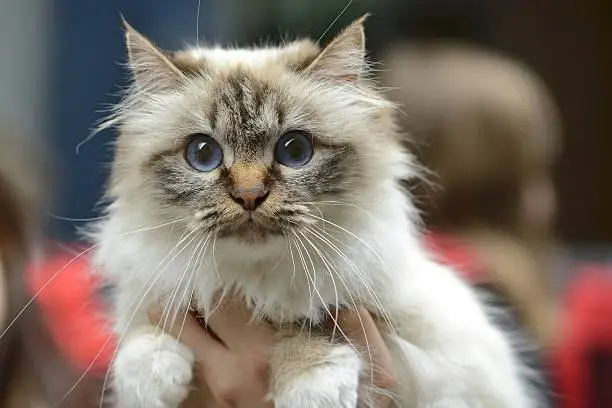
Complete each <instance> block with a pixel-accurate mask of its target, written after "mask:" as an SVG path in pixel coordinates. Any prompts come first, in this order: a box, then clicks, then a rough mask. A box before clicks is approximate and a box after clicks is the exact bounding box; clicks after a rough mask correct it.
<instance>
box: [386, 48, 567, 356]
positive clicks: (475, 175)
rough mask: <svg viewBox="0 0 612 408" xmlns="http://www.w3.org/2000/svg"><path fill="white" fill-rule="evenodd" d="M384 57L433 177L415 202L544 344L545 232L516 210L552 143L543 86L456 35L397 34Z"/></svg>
mask: <svg viewBox="0 0 612 408" xmlns="http://www.w3.org/2000/svg"><path fill="white" fill-rule="evenodd" d="M384 61H385V63H386V66H387V71H386V76H385V80H386V84H385V85H388V86H391V87H393V88H392V89H391V91H390V93H391V94H392V97H393V98H394V99H395V100H396V101H398V102H400V103H401V104H402V105H403V109H404V110H405V115H404V123H403V125H404V127H405V128H406V130H408V131H409V133H410V134H411V135H412V141H413V142H414V144H415V146H416V148H415V149H414V150H416V153H417V155H418V156H419V157H420V159H421V161H422V162H423V163H424V164H425V165H426V166H427V167H428V168H430V169H431V170H432V171H433V172H434V173H435V175H436V178H434V181H437V182H438V183H439V184H440V188H436V189H434V191H429V192H428V194H427V195H428V196H429V197H430V198H431V200H430V202H425V203H424V204H425V207H426V208H425V219H426V221H427V223H428V225H429V226H430V227H433V228H440V229H443V230H447V231H451V232H453V233H456V234H458V235H461V236H463V237H464V238H465V240H466V241H467V242H469V243H470V244H472V246H474V247H475V248H476V249H478V250H479V253H480V255H481V257H482V259H483V261H484V262H485V264H486V265H487V266H488V269H489V271H490V273H491V280H492V282H491V283H492V284H494V285H495V286H496V287H497V289H499V290H500V291H501V292H502V293H503V294H504V295H505V296H506V297H507V298H508V299H509V300H510V301H511V302H512V303H513V306H515V307H516V308H517V309H518V312H519V314H520V316H521V318H522V320H523V323H524V324H525V325H526V326H527V327H528V328H529V329H530V330H531V332H532V333H533V335H534V336H535V338H536V339H537V340H538V341H539V342H540V344H542V345H547V344H548V343H549V339H550V337H551V334H552V332H553V331H554V329H553V328H552V321H553V317H552V316H551V310H552V308H551V307H549V305H550V302H548V300H549V299H550V295H549V294H548V292H549V290H548V288H547V284H548V281H547V274H548V271H547V270H548V267H547V265H546V262H545V261H542V260H541V259H540V256H539V255H540V253H539V252H540V250H541V248H544V247H546V246H547V244H548V243H547V242H545V241H547V239H548V237H544V236H538V238H537V240H535V241H534V240H532V239H531V237H530V234H529V228H530V226H525V225H520V219H519V212H520V195H521V193H520V190H521V186H522V185H523V184H524V183H525V180H528V179H529V177H532V176H533V175H535V174H541V173H542V172H546V173H548V172H550V169H551V167H552V164H553V163H554V160H555V157H556V155H557V153H558V151H559V149H560V122H559V119H558V115H557V110H556V107H555V104H554V102H553V99H552V97H551V95H550V94H549V92H548V90H547V88H546V86H545V85H544V83H543V82H542V81H541V80H540V78H539V77H538V76H537V75H536V74H535V73H533V72H532V71H531V70H530V69H528V68H527V67H525V66H523V65H521V64H519V63H517V62H515V61H513V60H511V59H509V58H507V57H505V56H503V55H500V54H497V53H494V52H492V51H488V50H485V49H481V48H477V47H473V46H470V45H466V44H460V43H452V42H431V43H420V44H407V43H406V44H399V45H396V46H394V47H391V49H389V50H388V52H387V55H386V58H385V59H384ZM420 191H421V192H422V191H423V190H422V189H421V190H420ZM428 204H429V205H428ZM538 240H539V242H536V241H538Z"/></svg>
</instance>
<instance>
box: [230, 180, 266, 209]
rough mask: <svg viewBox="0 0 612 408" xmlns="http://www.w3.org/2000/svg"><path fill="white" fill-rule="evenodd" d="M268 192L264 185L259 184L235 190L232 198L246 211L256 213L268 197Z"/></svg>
mask: <svg viewBox="0 0 612 408" xmlns="http://www.w3.org/2000/svg"><path fill="white" fill-rule="evenodd" d="M268 194H269V192H268V190H267V189H266V188H265V187H264V185H263V184H257V185H255V186H253V187H249V188H243V187H239V188H235V189H234V191H233V192H232V198H233V199H234V201H235V202H237V203H238V204H240V205H241V206H242V208H244V209H245V211H254V210H255V209H256V208H257V207H259V206H260V205H261V203H263V202H264V201H265V200H266V198H267V197H268Z"/></svg>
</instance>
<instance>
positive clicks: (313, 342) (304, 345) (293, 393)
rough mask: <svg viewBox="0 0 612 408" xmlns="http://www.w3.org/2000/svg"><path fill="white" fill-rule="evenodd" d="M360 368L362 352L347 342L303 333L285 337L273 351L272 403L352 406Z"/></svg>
mask: <svg viewBox="0 0 612 408" xmlns="http://www.w3.org/2000/svg"><path fill="white" fill-rule="evenodd" d="M362 369H363V363H362V359H361V356H360V355H359V353H358V352H357V351H356V350H355V349H354V348H352V347H351V346H349V345H346V344H332V343H331V342H330V341H329V339H326V338H323V337H321V338H316V337H314V336H312V337H310V338H309V336H306V335H304V336H297V337H291V338H287V339H285V340H283V341H281V342H280V343H279V344H278V346H277V348H276V349H275V351H274V352H273V355H272V361H271V372H272V373H271V374H272V377H271V388H272V392H271V394H272V395H271V397H272V400H273V401H274V406H275V408H355V407H357V400H358V397H359V396H360V393H359V382H360V381H359V380H360V377H361V374H362Z"/></svg>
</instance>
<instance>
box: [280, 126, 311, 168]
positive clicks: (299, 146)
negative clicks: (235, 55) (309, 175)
mask: <svg viewBox="0 0 612 408" xmlns="http://www.w3.org/2000/svg"><path fill="white" fill-rule="evenodd" d="M313 153H314V148H313V146H312V138H311V137H310V135H309V134H308V133H306V132H302V131H298V130H294V131H291V132H287V133H285V134H284V135H282V136H281V137H280V139H278V142H276V147H275V148H274V156H275V159H276V161H277V162H279V163H280V164H282V165H283V166H287V167H292V168H298V167H302V166H304V165H305V164H306V163H308V162H309V161H310V159H311V158H312V154H313Z"/></svg>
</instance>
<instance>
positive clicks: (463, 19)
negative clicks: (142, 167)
mask: <svg viewBox="0 0 612 408" xmlns="http://www.w3.org/2000/svg"><path fill="white" fill-rule="evenodd" d="M365 12H371V13H372V14H373V15H372V17H371V18H370V19H369V20H368V21H367V33H366V34H367V39H368V40H367V42H368V49H369V52H370V55H371V58H372V60H373V61H382V62H381V63H380V64H376V65H374V67H375V68H376V69H377V71H378V73H379V74H380V76H381V78H382V82H383V85H384V86H387V87H389V88H391V89H390V95H393V97H395V98H396V100H397V102H398V103H400V105H401V106H403V107H402V110H403V111H404V116H403V118H404V119H402V125H404V126H405V128H406V130H407V131H408V132H409V133H410V134H411V136H412V139H413V143H411V144H410V146H411V147H412V148H414V149H415V151H419V152H420V150H419V148H423V150H424V151H425V150H426V151H425V152H424V153H423V154H422V159H423V160H424V161H425V164H426V165H427V166H429V167H431V168H432V169H434V171H436V172H438V173H439V174H440V180H439V181H440V184H441V185H442V188H443V189H444V188H445V187H446V191H448V192H449V193H448V194H447V196H443V195H440V194H439V193H435V192H432V191H422V192H419V194H421V195H419V196H418V197H417V198H418V199H420V200H421V201H423V202H425V203H428V202H430V201H434V203H433V205H431V206H430V209H429V210H428V211H426V214H427V215H426V219H427V222H428V226H430V227H431V228H432V229H434V230H439V231H443V232H445V233H450V234H449V235H453V236H454V237H458V238H459V239H460V240H461V241H463V242H466V243H468V244H469V246H471V247H473V248H476V249H477V250H478V251H480V254H479V255H481V256H482V257H483V259H484V260H485V263H487V257H489V258H495V261H494V262H493V261H492V262H490V264H488V265H487V268H488V269H490V270H491V271H493V270H497V269H499V271H495V272H491V273H492V276H494V277H493V278H492V281H494V282H495V281H496V280H497V281H499V282H497V283H498V284H499V285H498V286H500V288H501V290H502V291H506V292H507V293H504V294H505V295H506V296H507V297H509V298H510V300H511V302H514V303H515V304H516V305H517V307H518V308H519V309H520V308H521V307H523V308H524V309H525V310H527V312H525V313H524V315H525V316H523V322H524V323H525V325H526V326H528V327H529V328H530V329H533V330H532V332H533V333H534V336H535V337H536V338H537V340H538V341H540V342H541V343H542V344H544V345H545V344H547V340H546V338H547V333H546V331H547V330H546V329H544V328H543V327H544V326H546V324H545V323H543V322H545V321H546V322H548V321H553V320H556V319H554V318H552V317H543V315H545V314H546V313H547V312H546V311H545V309H546V306H542V305H541V304H537V305H536V303H538V302H537V300H538V299H543V298H546V297H548V292H549V289H551V288H554V290H553V291H554V292H556V293H557V294H559V293H561V292H563V293H568V292H567V291H566V289H567V282H569V281H570V280H571V279H570V278H572V277H574V275H576V273H577V271H583V270H584V268H582V267H581V265H586V264H590V263H597V264H606V263H607V264H610V263H612V159H611V158H610V155H611V154H612V3H610V2H606V1H601V0H580V1H578V0H496V1H489V0H354V1H347V0H321V1H318V0H317V1H314V0H309V1H306V0H292V1H287V0H257V1H254V0H202V1H200V2H199V1H197V0H173V1H170V0H150V1H138V2H135V1H128V0H105V1H103V2H92V1H78V0H0V56H1V59H0V125H1V126H2V127H3V128H9V129H12V131H13V132H16V133H19V134H21V135H23V136H22V137H27V138H32V139H34V140H35V141H36V142H37V143H39V144H40V145H42V146H44V147H45V149H46V151H47V153H48V155H49V156H50V157H51V158H53V159H54V162H55V163H56V165H57V166H56V173H55V184H54V186H53V188H54V192H55V194H54V198H55V204H54V206H53V208H52V209H50V211H49V214H48V222H49V234H50V237H51V238H53V239H56V240H60V241H64V242H71V241H74V240H76V239H77V237H78V235H77V228H78V227H79V226H80V225H81V224H83V222H84V221H85V220H88V219H91V218H94V217H96V216H98V215H99V214H100V212H99V206H98V202H99V200H100V198H101V193H102V190H103V188H104V184H105V179H106V176H107V172H108V164H109V162H110V160H111V158H112V149H111V147H112V146H111V143H112V141H113V139H114V135H113V132H112V131H105V132H102V133H100V134H97V135H96V136H95V137H93V138H91V140H87V141H86V139H87V138H88V136H89V135H90V133H91V129H92V128H93V126H94V125H95V124H96V122H97V121H98V120H100V119H101V118H102V117H103V116H104V110H105V109H107V108H108V106H109V105H110V104H113V103H115V102H117V100H118V91H119V90H120V89H121V87H122V86H123V85H125V83H126V82H125V81H126V78H127V72H126V70H125V69H124V67H123V66H122V63H124V62H125V59H126V52H125V47H124V42H123V36H122V29H121V24H120V18H119V15H120V13H122V14H123V15H124V16H125V17H126V19H127V20H128V21H129V22H130V23H131V24H132V25H133V26H134V27H135V28H136V29H138V30H139V31H141V32H143V33H145V34H146V35H147V36H148V37H150V38H151V39H153V40H154V41H155V42H156V43H157V44H158V45H160V46H161V47H162V48H166V49H176V48H179V47H181V46H183V45H185V44H187V43H191V44H193V43H194V42H195V40H196V37H199V41H200V42H205V43H221V44H234V45H248V44H252V43H261V42H263V41H272V42H274V41H280V40H282V39H285V38H288V37H289V38H291V37H298V36H309V37H311V38H314V39H318V38H320V39H321V42H322V43H325V42H326V41H328V40H329V39H330V38H331V37H332V36H333V35H334V34H336V33H337V32H338V30H339V29H340V28H342V27H343V26H345V25H346V24H348V23H349V22H350V21H352V20H354V19H355V18H357V17H359V16H361V15H363V14H364V13H365ZM394 90H395V93H394V92H393V91H394ZM513 95H515V96H516V95H518V96H517V98H514V99H513ZM406 118H408V119H406ZM84 141H86V142H85V143H82V142H84ZM443 141H444V143H443ZM483 141H484V142H483ZM419 146H420V147H419ZM427 146H429V147H431V149H429V148H425V147H427ZM429 152H433V153H431V154H430V153H429ZM514 153H516V154H514ZM419 155H421V153H419ZM456 158H464V159H465V160H464V162H466V163H467V162H469V163H467V164H466V163H463V164H461V162H460V160H455V159H456ZM523 159H524V160H523ZM487 160H488V164H486V166H488V167H486V166H485V164H482V166H485V167H478V166H479V165H480V164H481V163H485V162H487ZM504 160H506V161H504ZM449 169H451V170H449ZM469 169H472V170H469ZM473 169H479V170H477V171H476V173H478V174H477V175H476V176H474V175H473V174H470V171H472V172H473ZM463 171H465V174H467V176H465V177H464V178H463V179H462V181H461V183H464V184H461V183H459V184H452V183H454V182H455V181H456V180H455V179H457V178H458V177H455V179H453V177H454V176H456V175H457V174H463V173H462V172H463ZM445 172H446V173H445ZM512 172H514V173H512ZM510 173H512V175H510ZM445 174H446V176H445ZM449 175H450V176H449ZM492 175H495V177H497V178H494V177H493V176H492ZM489 176H490V177H489ZM445 177H446V178H445ZM494 179H495V180H494ZM466 180H467V181H466ZM474 180H476V181H474ZM492 180H494V181H492ZM451 181H452V182H451ZM549 182H552V184H550V183H549ZM465 183H467V184H465ZM469 183H471V184H469ZM487 183H490V184H487ZM495 183H497V184H495ZM468 185H469V188H470V189H471V190H470V194H471V196H469V197H468V194H466V191H467V188H468V187H466V186H468ZM456 186H458V187H456ZM483 186H484V187H486V188H484V187H483ZM453 187H456V190H457V191H458V194H456V193H457V191H454V190H453ZM485 190H486V191H485ZM451 193H452V194H451ZM453 194H454V195H453ZM423 195H425V196H427V197H425V198H423ZM429 196H431V197H429ZM449 197H450V198H449ZM445 209H446V210H448V211H446V212H445ZM506 210H508V211H506ZM434 215H435V217H434ZM428 216H429V218H428ZM436 217H437V218H436ZM461 217H463V218H461ZM466 217H467V218H466ZM459 218H461V219H459ZM466 220H467V221H466ZM476 221H477V222H476ZM476 224H477V225H479V226H480V225H481V224H482V225H486V226H487V228H490V229H491V230H496V231H497V232H499V234H497V233H496V234H493V235H495V236H493V235H492V234H489V233H488V232H487V233H486V234H483V233H482V230H481V229H478V233H475V232H474V228H472V227H473V226H474V225H476ZM540 224H541V225H540ZM439 231H438V232H439ZM536 236H537V237H536ZM483 237H484V238H483ZM508 237H510V238H509V239H507V238H508ZM534 237H536V238H535V239H534ZM510 241H512V242H514V241H516V242H518V244H519V245H518V246H515V245H514V243H511V242H510ZM491 243H500V245H501V247H502V248H503V251H501V252H500V251H497V249H496V247H495V245H492V244H491ZM542 244H546V245H542ZM550 244H552V245H550ZM544 246H546V247H547V248H546V251H542V249H543V247H544ZM518 247H521V248H522V249H520V248H518ZM550 247H554V251H552V252H554V257H553V258H554V260H551V259H549V258H547V260H546V261H543V260H542V259H541V257H540V255H541V254H542V253H543V252H546V253H547V255H548V254H549V253H550V251H548V250H549V249H550ZM496 251H497V252H496ZM492 254H494V255H492ZM508 254H510V255H508ZM523 258H524V259H527V258H529V259H531V258H533V259H536V258H537V259H538V262H540V261H541V262H540V264H539V265H538V266H533V268H531V267H528V266H526V267H524V268H517V265H523V266H524V265H526V264H525V263H521V262H520V260H522V259H523ZM517 262H518V263H517ZM498 267H499V268H498ZM530 268H531V269H530ZM515 271H519V272H520V271H524V272H525V273H524V274H523V275H522V277H521V278H517V279H515V280H514V281H513V280H512V278H513V277H514V275H515V274H514V272H515ZM531 271H533V272H534V273H533V274H531ZM496 274H497V275H496ZM517 275H520V273H517ZM536 275H537V276H538V278H537V279H536V278H534V277H535V276H536ZM532 278H533V279H532ZM534 279H535V280H534ZM551 279H552V280H551ZM534 282H535V283H534ZM592 282H593V281H591V283H592ZM595 286H597V285H595ZM536 287H539V288H540V289H542V290H541V291H540V292H538V290H535V291H531V292H530V289H532V288H536ZM592 289H593V287H592V286H591V287H590V289H587V290H584V291H583V292H582V294H583V295H584V294H586V298H593V296H592V294H593V293H595V292H593V291H592ZM610 292H611V291H608V292H606V293H608V294H605V293H604V292H598V293H599V294H600V297H599V298H600V299H604V301H605V302H606V305H607V306H606V307H608V306H609V305H610V304H611V303H610V301H609V299H610V297H609V296H610V295H609V293H610ZM527 293H529V294H527ZM523 295H524V296H523ZM534 302H535V303H534ZM576 302H578V301H576ZM568 304H569V303H568ZM574 306H575V304H574ZM597 307H600V309H589V310H591V311H589V312H587V314H589V315H590V314H593V312H592V310H603V309H601V307H602V306H601V304H599V306H597ZM585 310H586V309H585ZM607 310H608V311H609V308H608V309H607ZM531 311H533V313H532V312H531ZM608 313H610V312H608ZM595 314H597V312H595ZM568 316H569V315H568ZM583 317H584V316H583ZM581 319H582V318H581ZM567 320H568V321H570V320H571V319H570V318H569V317H568V318H567ZM603 326H606V327H607V328H610V327H612V325H602V324H596V325H595V329H594V330H599V328H600V327H603ZM606 333H607V334H606V335H609V334H610V333H609V332H606ZM570 354H571V353H570ZM604 360H605V359H602V358H599V357H598V358H597V364H600V363H599V362H600V361H604ZM605 361H607V363H605V364H608V365H607V366H606V367H607V369H608V370H612V357H609V358H608V359H607V360H605ZM566 367H570V371H571V363H570V364H569V365H566ZM596 370H602V369H601V365H597V368H596ZM602 372H603V371H602ZM608 372H610V371H608ZM566 373H567V372H566ZM566 377H567V376H566ZM600 377H601V378H604V377H603V376H599V377H597V378H600ZM608 378H609V377H608ZM602 384H603V383H602ZM600 385H601V384H600ZM598 389H599V390H602V389H603V390H608V391H609V386H608V387H606V386H600V387H599V388H598ZM608 391H606V392H608ZM598 392H599V391H598ZM593 394H594V393H593ZM605 398H610V399H609V400H607V401H608V402H607V403H604V404H603V405H598V406H602V407H604V406H606V407H610V406H612V396H610V395H609V392H608V397H605ZM606 404H607V405H606ZM584 406H587V405H584ZM588 406H589V407H591V406H593V407H594V406H595V405H588Z"/></svg>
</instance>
